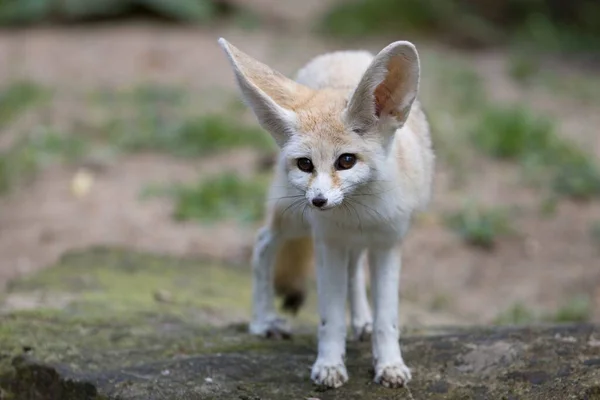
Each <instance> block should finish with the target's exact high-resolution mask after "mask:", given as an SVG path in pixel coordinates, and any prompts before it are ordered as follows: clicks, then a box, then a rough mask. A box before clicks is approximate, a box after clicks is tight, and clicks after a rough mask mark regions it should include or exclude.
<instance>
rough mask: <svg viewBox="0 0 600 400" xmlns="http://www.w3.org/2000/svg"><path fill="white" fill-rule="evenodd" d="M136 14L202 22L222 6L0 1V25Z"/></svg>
mask: <svg viewBox="0 0 600 400" xmlns="http://www.w3.org/2000/svg"><path fill="white" fill-rule="evenodd" d="M136 11H146V12H149V13H152V14H155V15H157V16H161V17H164V18H167V19H172V20H178V21H184V22H202V23H204V22H208V21H211V20H213V19H214V18H215V17H217V16H218V15H219V14H220V13H222V12H223V10H222V7H219V5H218V4H217V2H216V1H212V0H101V1H88V0H70V1H58V2H57V1H55V0H4V1H2V2H0V25H22V24H33V23H40V22H44V21H49V20H52V21H86V20H92V19H103V18H117V17H121V16H126V15H128V14H131V13H134V12H136Z"/></svg>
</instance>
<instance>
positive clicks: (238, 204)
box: [173, 172, 268, 222]
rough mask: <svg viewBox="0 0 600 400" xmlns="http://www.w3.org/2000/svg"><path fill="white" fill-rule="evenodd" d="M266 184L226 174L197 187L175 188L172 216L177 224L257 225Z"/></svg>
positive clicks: (259, 180)
mask: <svg viewBox="0 0 600 400" xmlns="http://www.w3.org/2000/svg"><path fill="white" fill-rule="evenodd" d="M267 184H268V180H267V178H266V177H262V176H259V177H255V178H254V179H243V178H241V177H239V176H238V175H237V174H234V173H231V172H227V173H224V174H222V175H219V176H216V177H213V178H209V179H207V180H203V181H201V182H199V183H198V184H196V185H191V186H182V187H179V188H175V189H174V190H173V194H174V196H175V199H176V205H175V211H174V214H173V216H174V218H175V219H176V220H179V221H183V220H198V221H202V222H215V221H218V220H222V219H236V220H238V221H242V222H252V221H256V220H257V219H259V218H260V217H261V216H262V215H263V208H264V201H265V194H266V190H267Z"/></svg>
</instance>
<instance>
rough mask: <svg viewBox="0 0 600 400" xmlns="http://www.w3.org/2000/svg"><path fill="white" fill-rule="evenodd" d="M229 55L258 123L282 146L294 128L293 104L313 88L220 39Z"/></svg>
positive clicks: (220, 43) (240, 85) (222, 46)
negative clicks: (295, 80)
mask: <svg viewBox="0 0 600 400" xmlns="http://www.w3.org/2000/svg"><path fill="white" fill-rule="evenodd" d="M219 45H220V46H221V48H223V50H225V53H226V54H227V57H228V58H229V61H230V63H231V66H232V68H233V71H234V72H235V77H236V80H237V83H238V86H239V88H240V90H241V92H242V96H243V98H244V100H245V101H246V103H247V104H248V106H249V107H250V108H251V109H252V111H253V112H254V114H255V115H256V117H257V119H258V122H259V123H260V125H261V126H262V127H263V128H264V129H266V130H267V131H268V132H269V133H270V134H271V135H272V136H273V138H274V139H275V141H276V142H277V145H278V146H279V147H282V146H283V145H284V144H285V143H286V142H287V140H288V139H289V137H290V136H291V135H292V134H293V132H294V131H295V129H294V128H295V125H296V113H295V112H294V110H295V105H297V104H299V100H300V99H302V98H304V97H305V96H307V95H308V94H309V93H310V92H311V91H312V90H311V89H309V88H308V87H306V86H303V85H300V84H299V83H296V82H294V81H293V80H291V79H289V78H287V77H285V76H283V75H282V74H280V73H279V72H277V71H275V70H273V69H271V68H269V67H268V66H266V65H265V64H263V63H261V62H259V61H257V60H255V59H254V58H252V57H250V56H249V55H247V54H245V53H243V52H242V51H240V50H239V49H238V48H236V47H235V46H233V45H232V44H231V43H229V42H227V41H226V40H225V39H223V38H220V39H219Z"/></svg>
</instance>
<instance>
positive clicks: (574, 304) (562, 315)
mask: <svg viewBox="0 0 600 400" xmlns="http://www.w3.org/2000/svg"><path fill="white" fill-rule="evenodd" d="M591 316H592V302H591V300H590V298H589V296H586V295H577V296H574V297H572V298H571V299H570V300H569V301H567V302H566V303H565V304H564V305H563V306H561V307H560V308H559V309H558V310H557V311H556V312H555V313H554V314H550V315H548V316H546V318H545V319H546V320H548V321H551V322H559V323H562V322H587V321H589V320H590V318H591Z"/></svg>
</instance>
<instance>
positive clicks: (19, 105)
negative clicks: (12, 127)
mask: <svg viewBox="0 0 600 400" xmlns="http://www.w3.org/2000/svg"><path fill="white" fill-rule="evenodd" d="M44 93H46V92H45V91H44V90H43V89H42V88H41V87H40V86H38V85H36V84H34V83H32V82H27V81H21V82H15V83H12V84H11V85H9V86H7V87H5V88H2V89H0V127H1V126H3V125H6V124H7V123H8V122H10V121H11V120H12V119H13V118H15V117H16V116H17V115H18V114H19V113H21V112H23V111H24V110H26V109H27V108H28V107H30V106H31V105H33V104H34V103H35V102H36V101H37V100H39V99H40V98H41V97H42V95H43V94H44Z"/></svg>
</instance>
